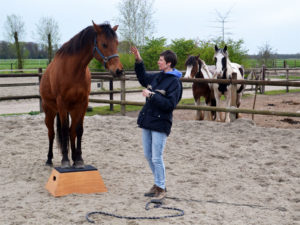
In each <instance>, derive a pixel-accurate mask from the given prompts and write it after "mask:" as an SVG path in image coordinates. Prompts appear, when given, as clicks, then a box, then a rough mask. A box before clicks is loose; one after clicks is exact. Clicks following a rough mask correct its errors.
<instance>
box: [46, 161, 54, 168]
mask: <svg viewBox="0 0 300 225" xmlns="http://www.w3.org/2000/svg"><path fill="white" fill-rule="evenodd" d="M45 166H49V167H53V163H52V162H48V161H47V162H46V163H45Z"/></svg>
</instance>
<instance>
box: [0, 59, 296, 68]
mask: <svg viewBox="0 0 300 225" xmlns="http://www.w3.org/2000/svg"><path fill="white" fill-rule="evenodd" d="M123 61H124V59H123ZM125 61H126V60H125ZM23 63H24V69H33V70H35V69H38V68H43V69H45V68H46V67H47V65H48V60H47V59H24V61H23ZM124 63H125V64H126V68H127V67H129V65H131V64H132V66H133V65H134V61H130V62H127V61H126V62H124ZM286 63H287V65H288V66H289V67H290V68H292V67H300V59H286ZM245 64H246V65H245V66H246V67H251V68H253V67H256V66H259V65H260V63H259V62H258V60H257V59H247V61H246V63H245ZM283 66H284V60H283V59H274V60H270V62H269V63H268V65H267V67H277V68H283ZM11 69H13V70H14V69H17V59H0V70H11ZM127 69H128V68H127Z"/></svg>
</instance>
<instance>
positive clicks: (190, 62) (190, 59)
mask: <svg viewBox="0 0 300 225" xmlns="http://www.w3.org/2000/svg"><path fill="white" fill-rule="evenodd" d="M196 63H197V59H196V56H193V55H191V56H189V57H188V59H187V60H186V61H185V66H195V65H196Z"/></svg>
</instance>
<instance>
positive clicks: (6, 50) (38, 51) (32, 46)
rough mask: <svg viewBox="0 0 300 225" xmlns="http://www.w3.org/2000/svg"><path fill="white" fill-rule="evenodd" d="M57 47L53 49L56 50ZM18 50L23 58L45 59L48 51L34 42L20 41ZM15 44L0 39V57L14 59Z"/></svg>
mask: <svg viewBox="0 0 300 225" xmlns="http://www.w3.org/2000/svg"><path fill="white" fill-rule="evenodd" d="M56 50H57V49H53V52H56ZM20 51H21V55H22V56H23V57H22V58H24V59H46V58H47V57H48V51H47V48H46V47H43V46H42V45H40V44H38V43H35V42H20ZM16 58H17V53H16V49H15V44H14V43H11V42H8V41H0V59H16Z"/></svg>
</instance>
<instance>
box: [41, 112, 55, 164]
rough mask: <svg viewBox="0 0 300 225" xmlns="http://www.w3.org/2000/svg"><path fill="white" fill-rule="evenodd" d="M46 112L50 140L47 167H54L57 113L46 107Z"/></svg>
mask: <svg viewBox="0 0 300 225" xmlns="http://www.w3.org/2000/svg"><path fill="white" fill-rule="evenodd" d="M43 109H44V112H45V124H46V126H47V128H48V138H49V150H48V159H47V161H46V166H52V165H53V163H52V159H53V141H54V136H55V133H54V125H53V124H54V119H55V115H56V113H55V112H53V111H52V110H50V109H48V108H47V107H46V106H44V107H43Z"/></svg>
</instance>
